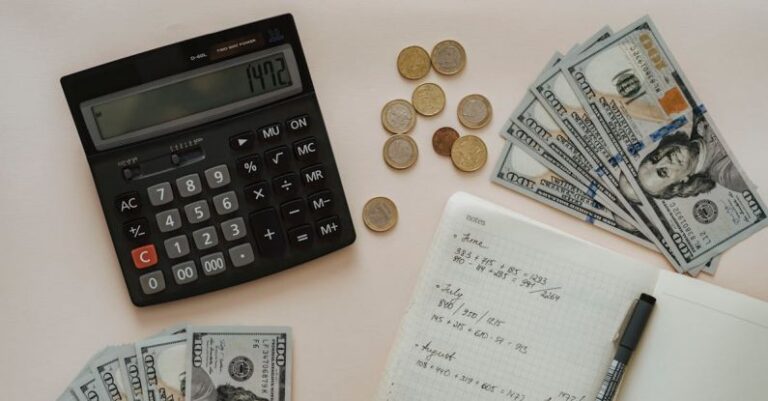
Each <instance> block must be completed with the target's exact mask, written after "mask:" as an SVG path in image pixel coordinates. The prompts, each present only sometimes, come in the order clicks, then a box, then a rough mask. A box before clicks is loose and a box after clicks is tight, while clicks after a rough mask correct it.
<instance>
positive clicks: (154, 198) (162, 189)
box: [147, 182, 173, 206]
mask: <svg viewBox="0 0 768 401" xmlns="http://www.w3.org/2000/svg"><path fill="white" fill-rule="evenodd" d="M147 195H148V196H149V203H151V204H152V206H161V205H165V204H166V203H170V202H171V201H173V190H172V189H171V184H170V183H169V182H161V183H159V184H155V185H152V186H151V187H149V188H147Z"/></svg>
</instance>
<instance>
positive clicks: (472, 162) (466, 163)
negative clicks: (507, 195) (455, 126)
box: [451, 135, 488, 172]
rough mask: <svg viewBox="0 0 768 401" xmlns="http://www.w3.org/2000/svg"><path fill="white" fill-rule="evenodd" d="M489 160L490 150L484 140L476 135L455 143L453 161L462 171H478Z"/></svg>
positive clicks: (452, 149)
mask: <svg viewBox="0 0 768 401" xmlns="http://www.w3.org/2000/svg"><path fill="white" fill-rule="evenodd" d="M486 160H488V148H486V147H485V143H484V142H483V140H482V139H480V138H478V137H476V136H474V135H465V136H462V137H460V138H459V139H457V140H456V142H454V143H453V147H451V161H453V165H454V166H456V168H458V169H459V170H461V171H466V172H471V171H477V170H479V169H480V168H482V167H483V166H484V165H485V162H486Z"/></svg>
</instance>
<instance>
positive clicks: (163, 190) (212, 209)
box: [114, 115, 354, 303]
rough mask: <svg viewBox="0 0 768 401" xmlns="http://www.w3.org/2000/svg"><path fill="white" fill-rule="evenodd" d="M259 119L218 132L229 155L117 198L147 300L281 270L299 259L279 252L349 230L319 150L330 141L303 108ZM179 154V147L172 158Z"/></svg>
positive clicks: (325, 242) (308, 248)
mask: <svg viewBox="0 0 768 401" xmlns="http://www.w3.org/2000/svg"><path fill="white" fill-rule="evenodd" d="M257 127H258V128H253V127H252V128H251V130H249V131H247V132H246V131H242V130H236V131H234V132H231V133H230V135H226V134H225V135H223V137H224V140H223V142H224V146H223V147H224V149H225V152H226V154H227V157H226V158H221V156H217V157H212V158H211V161H212V162H211V163H205V161H207V159H204V161H203V163H200V164H199V165H197V164H193V165H191V166H190V167H189V168H186V167H185V168H184V170H180V172H179V173H178V174H175V175H174V174H173V173H163V174H162V175H159V176H158V177H157V179H154V180H152V181H151V182H147V183H146V184H144V183H143V182H141V184H144V185H145V186H144V187H143V188H138V189H137V190H136V191H126V192H124V193H123V194H121V195H119V196H117V197H115V198H114V202H115V207H116V208H117V212H119V215H120V216H124V217H123V218H122V222H121V224H122V237H123V238H125V240H127V241H130V242H131V243H132V244H133V246H132V248H130V260H132V262H133V263H131V264H132V265H131V266H130V267H131V269H133V270H134V271H136V272H137V273H135V277H136V278H134V280H137V279H138V280H137V281H138V286H137V287H138V291H139V292H140V293H141V295H143V296H146V297H147V298H145V299H147V300H148V301H149V303H155V302H154V301H152V300H153V299H156V298H153V297H161V298H162V297H166V298H162V299H167V297H170V298H171V299H174V298H179V297H183V295H179V294H183V293H184V292H186V291H191V292H194V293H200V292H205V291H206V289H207V288H220V287H221V286H226V285H227V284H226V283H227V282H229V281H231V280H235V279H236V280H238V282H242V281H245V280H247V279H248V278H247V277H253V276H256V277H260V276H261V275H265V274H269V273H271V272H275V271H278V270H282V269H284V268H286V267H290V265H293V264H296V263H297V262H284V260H286V259H288V260H290V258H297V257H298V258H301V257H302V256H301V255H303V254H304V253H311V252H315V251H313V249H327V250H325V251H324V252H328V251H329V250H333V249H336V248H338V247H339V246H336V245H334V244H335V243H336V242H338V241H336V240H335V239H336V238H339V237H340V236H341V235H342V233H343V230H344V229H348V230H352V227H349V228H346V227H344V224H349V223H348V222H349V220H348V217H345V218H344V219H342V218H340V217H339V216H340V215H346V213H348V212H347V211H346V206H345V203H344V199H343V194H342V193H337V192H336V188H340V186H338V184H336V182H338V178H337V176H336V174H337V173H336V170H335V167H331V168H332V170H329V165H328V164H327V162H326V160H325V159H324V158H323V157H324V155H326V154H329V153H330V152H327V153H324V152H322V151H321V150H322V149H325V146H327V145H325V144H324V143H322V142H320V141H319V140H318V138H316V137H315V136H312V135H311V134H310V128H309V116H308V115H299V116H297V117H294V118H291V119H286V120H283V121H282V122H277V123H274V124H268V125H257ZM219 137H221V136H219ZM184 160H185V159H184V156H183V155H176V163H177V165H182V164H183V163H184ZM137 171H138V170H137ZM329 174H331V176H329ZM332 180H333V181H332ZM329 181H332V182H333V183H329ZM337 197H341V198H340V199H341V200H339V198H337ZM142 202H144V203H142ZM337 202H341V203H340V204H338V205H337ZM346 216H348V215H346ZM352 237H354V231H352ZM345 241H346V240H345ZM289 250H290V252H289ZM297 255H298V256H297ZM293 260H295V259H293ZM304 260H306V259H304ZM288 263H291V264H290V265H288ZM276 266H284V267H282V268H279V267H276ZM265 269H266V270H265ZM261 272H263V273H261ZM239 277H242V278H239ZM169 292H171V293H172V294H170V295H168V296H166V295H161V294H167V293H169Z"/></svg>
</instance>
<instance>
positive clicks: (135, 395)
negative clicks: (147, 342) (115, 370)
mask: <svg viewBox="0 0 768 401" xmlns="http://www.w3.org/2000/svg"><path fill="white" fill-rule="evenodd" d="M120 348H121V350H120V351H119V352H120V353H121V355H120V370H121V371H122V372H124V373H125V383H127V385H128V388H129V391H130V393H131V398H132V399H133V401H144V400H145V398H144V394H143V392H144V389H145V388H146V387H147V384H146V383H145V382H144V377H142V374H141V370H140V369H139V358H138V356H137V355H136V346H135V345H133V344H129V345H124V346H121V347H120Z"/></svg>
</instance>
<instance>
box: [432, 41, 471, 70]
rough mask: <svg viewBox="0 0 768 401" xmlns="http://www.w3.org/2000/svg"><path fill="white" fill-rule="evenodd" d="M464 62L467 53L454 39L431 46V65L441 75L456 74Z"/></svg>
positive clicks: (462, 67) (465, 61)
mask: <svg viewBox="0 0 768 401" xmlns="http://www.w3.org/2000/svg"><path fill="white" fill-rule="evenodd" d="M466 64H467V53H466V52H464V47H463V46H462V45H461V44H460V43H459V42H457V41H455V40H444V41H442V42H440V43H438V44H436V45H435V47H433V48H432V67H433V68H434V69H435V71H437V72H439V73H441V74H443V75H454V74H458V73H459V71H461V70H463V69H464V65H466Z"/></svg>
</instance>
